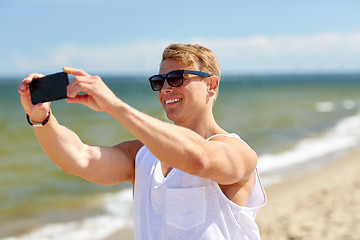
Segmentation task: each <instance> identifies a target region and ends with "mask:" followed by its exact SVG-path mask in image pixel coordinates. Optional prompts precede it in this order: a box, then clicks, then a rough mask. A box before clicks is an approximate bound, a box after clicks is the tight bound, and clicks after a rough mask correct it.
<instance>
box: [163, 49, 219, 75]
mask: <svg viewBox="0 0 360 240" xmlns="http://www.w3.org/2000/svg"><path fill="white" fill-rule="evenodd" d="M166 59H174V60H177V61H179V62H180V63H181V64H183V65H185V66H189V67H190V68H191V70H198V71H203V72H207V73H209V74H211V75H215V76H217V77H218V78H219V80H220V77H221V71H220V64H219V62H218V60H217V58H216V56H215V54H214V53H213V52H212V51H211V50H210V49H208V48H205V47H203V46H201V45H198V44H181V43H176V44H171V45H169V46H168V47H166V48H165V50H164V52H163V55H162V60H161V62H163V61H164V60H166ZM196 63H198V64H199V66H200V68H201V69H194V65H195V64H196Z"/></svg>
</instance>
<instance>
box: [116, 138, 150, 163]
mask: <svg viewBox="0 0 360 240" xmlns="http://www.w3.org/2000/svg"><path fill="white" fill-rule="evenodd" d="M142 146H144V144H143V143H142V142H141V141H140V140H137V139H136V140H130V141H125V142H122V143H119V144H117V145H115V146H114V147H115V148H117V149H119V150H121V151H122V152H123V153H125V154H127V155H128V156H129V158H130V159H131V160H133V161H135V158H136V154H137V153H138V151H139V150H140V148H141V147H142Z"/></svg>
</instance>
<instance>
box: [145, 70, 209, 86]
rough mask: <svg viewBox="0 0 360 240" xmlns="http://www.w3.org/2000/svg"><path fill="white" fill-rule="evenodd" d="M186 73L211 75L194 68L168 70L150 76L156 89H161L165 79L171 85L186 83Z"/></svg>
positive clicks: (151, 83) (203, 75) (201, 75)
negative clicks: (193, 69)
mask: <svg viewBox="0 0 360 240" xmlns="http://www.w3.org/2000/svg"><path fill="white" fill-rule="evenodd" d="M184 73H188V74H193V75H197V76H200V77H211V75H210V74H208V73H204V72H199V71H192V70H175V71H171V72H168V73H166V74H163V75H160V74H159V75H154V76H152V77H150V78H149V81H150V86H151V88H152V90H154V91H160V90H161V89H162V87H163V86H164V83H165V80H166V82H167V84H168V85H169V86H171V87H179V86H181V85H183V83H184V80H186V79H184Z"/></svg>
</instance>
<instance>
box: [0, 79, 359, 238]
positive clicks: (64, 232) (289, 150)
mask: <svg viewBox="0 0 360 240" xmlns="http://www.w3.org/2000/svg"><path fill="white" fill-rule="evenodd" d="M102 78H103V80H104V81H105V83H106V84H108V86H109V87H110V88H111V89H112V90H113V91H114V92H115V94H116V95H117V96H118V97H119V98H121V99H122V100H123V101H125V102H126V103H128V104H129V105H131V106H133V107H134V108H136V109H138V110H140V111H142V112H144V113H146V114H149V115H151V116H153V117H155V118H158V119H161V120H164V121H167V120H166V115H165V114H164V112H163V110H162V107H161V105H160V103H159V102H158V100H157V97H156V93H155V92H153V91H152V90H151V89H150V86H149V83H148V80H147V77H145V76H137V77H135V76H128V77H126V76H102ZM20 81H21V79H17V78H6V77H3V78H0V133H1V134H0V239H1V240H25V239H26V240H39V239H44V240H47V239H49V240H50V239H51V240H60V239H61V240H62V239H69V240H72V239H76V240H104V239H106V238H107V237H109V236H110V235H112V234H113V233H114V232H116V231H119V230H121V229H126V228H131V227H132V186H131V184H129V183H123V184H120V185H116V186H100V185H97V184H94V183H90V182H87V181H85V180H83V179H81V178H79V177H76V176H72V175H69V174H67V173H64V172H63V171H62V170H61V169H60V168H59V167H57V166H56V165H55V164H54V163H53V162H52V161H51V160H50V159H49V158H48V157H47V156H46V154H45V153H44V152H43V150H42V148H41V146H40V145H39V144H38V142H37V140H36V138H35V136H34V133H33V130H32V128H31V127H30V126H29V125H28V123H27V122H26V116H25V113H24V111H23V109H22V107H21V104H20V101H19V94H18V93H17V87H18V85H19V83H20ZM52 110H53V114H54V115H55V116H56V118H57V120H58V121H59V122H60V123H61V124H62V125H64V126H66V127H68V128H70V129H71V130H73V131H74V132H75V133H77V134H78V136H79V137H80V138H81V139H82V141H83V142H84V143H87V144H91V145H100V146H113V145H115V144H117V143H119V142H122V141H125V140H129V139H134V136H133V135H132V134H131V133H129V132H128V131H127V130H126V129H125V128H124V127H123V126H122V125H120V124H119V123H118V122H117V121H116V120H114V119H113V118H112V117H111V116H109V115H107V114H105V113H98V112H94V111H92V110H90V109H88V108H86V107H85V106H82V105H78V104H68V103H66V102H65V101H64V100H60V101H55V102H53V103H52ZM214 115H215V119H216V120H217V122H218V123H219V125H220V126H222V127H223V128H224V129H225V130H226V131H228V132H235V133H238V134H239V135H240V136H241V137H242V139H244V140H245V141H246V142H247V143H248V144H249V145H250V146H251V147H252V148H253V149H254V150H255V151H256V152H257V154H258V157H259V162H258V169H259V172H260V175H261V177H262V180H263V183H264V185H271V184H274V183H276V182H280V181H285V180H286V179H287V177H290V176H293V175H296V174H301V173H303V172H305V171H312V170H313V169H318V168H321V167H322V166H323V165H324V164H326V163H328V162H330V161H336V160H337V159H338V158H339V157H340V156H341V154H344V153H345V152H346V151H349V150H350V149H351V148H354V147H356V146H359V143H360V73H348V74H345V73H341V74H334V73H331V74H330V73H329V74H325V73H322V74H267V75H266V74H263V75H254V74H253V75H224V76H223V78H222V80H221V84H220V93H219V96H218V99H217V101H216V104H215V105H214ZM154 134H156V133H154Z"/></svg>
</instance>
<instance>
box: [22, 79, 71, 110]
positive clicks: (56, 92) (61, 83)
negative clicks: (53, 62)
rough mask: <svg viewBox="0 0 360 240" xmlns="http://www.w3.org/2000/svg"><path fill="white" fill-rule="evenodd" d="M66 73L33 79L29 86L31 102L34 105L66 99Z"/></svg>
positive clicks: (67, 80)
mask: <svg viewBox="0 0 360 240" xmlns="http://www.w3.org/2000/svg"><path fill="white" fill-rule="evenodd" d="M68 84H69V77H68V75H67V73H64V72H59V73H54V74H50V75H46V76H45V77H42V78H37V79H34V80H33V81H32V82H31V83H30V84H29V87H30V95H31V102H32V103H33V104H34V105H35V104H38V103H43V102H50V101H55V100H60V99H64V98H67V91H66V86H67V85H68Z"/></svg>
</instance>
